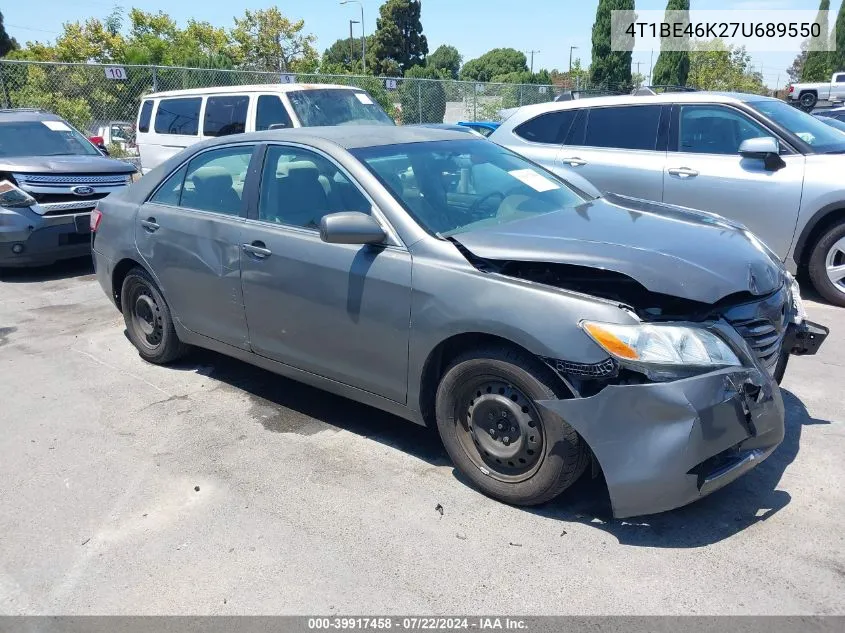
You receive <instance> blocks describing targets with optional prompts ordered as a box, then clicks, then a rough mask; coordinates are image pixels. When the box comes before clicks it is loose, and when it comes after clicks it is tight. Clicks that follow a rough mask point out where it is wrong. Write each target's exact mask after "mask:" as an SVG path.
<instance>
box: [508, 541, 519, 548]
mask: <svg viewBox="0 0 845 633" xmlns="http://www.w3.org/2000/svg"><path fill="white" fill-rule="evenodd" d="M508 545H511V546H513V547H522V543H513V542H511V543H508Z"/></svg>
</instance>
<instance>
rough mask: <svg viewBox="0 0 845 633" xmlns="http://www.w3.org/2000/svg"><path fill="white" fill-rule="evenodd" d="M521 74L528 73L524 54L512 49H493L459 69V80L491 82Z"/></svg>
mask: <svg viewBox="0 0 845 633" xmlns="http://www.w3.org/2000/svg"><path fill="white" fill-rule="evenodd" d="M521 72H528V60H526V58H525V53H523V52H521V51H518V50H516V49H513V48H494V49H493V50H491V51H487V52H486V53H484V54H483V55H482V56H481V57H477V58H476V59H471V60H469V61H468V62H467V63H466V64H464V67H463V68H461V79H464V80H466V81H492V80H493V77H501V76H502V75H507V74H510V73H521Z"/></svg>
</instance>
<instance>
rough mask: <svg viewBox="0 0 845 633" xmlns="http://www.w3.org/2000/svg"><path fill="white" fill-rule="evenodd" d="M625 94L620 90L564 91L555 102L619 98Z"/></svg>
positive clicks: (587, 89) (590, 89)
mask: <svg viewBox="0 0 845 633" xmlns="http://www.w3.org/2000/svg"><path fill="white" fill-rule="evenodd" d="M623 94H625V93H624V92H621V91H620V90H610V89H604V88H584V89H581V90H564V91H563V92H561V93H560V94H559V95H558V96H557V97H556V98H555V101H574V100H575V99H588V98H589V97H615V96H616V97H618V96H619V95H623Z"/></svg>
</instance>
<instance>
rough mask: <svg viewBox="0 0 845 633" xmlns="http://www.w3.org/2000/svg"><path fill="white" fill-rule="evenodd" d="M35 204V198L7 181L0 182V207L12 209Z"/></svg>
mask: <svg viewBox="0 0 845 633" xmlns="http://www.w3.org/2000/svg"><path fill="white" fill-rule="evenodd" d="M34 204H35V198H33V197H32V196H31V195H29V194H28V193H27V192H26V191H24V190H23V189H19V188H18V187H16V186H15V185H13V184H12V183H11V182H9V181H8V180H4V181H2V182H0V207H9V208H12V209H15V208H21V207H31V206H32V205H34Z"/></svg>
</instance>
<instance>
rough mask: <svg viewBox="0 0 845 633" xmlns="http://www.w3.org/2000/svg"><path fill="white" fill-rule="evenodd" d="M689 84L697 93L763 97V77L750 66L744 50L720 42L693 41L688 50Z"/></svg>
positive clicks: (764, 89) (749, 58)
mask: <svg viewBox="0 0 845 633" xmlns="http://www.w3.org/2000/svg"><path fill="white" fill-rule="evenodd" d="M689 83H690V85H693V86H695V87H696V88H699V89H701V90H727V91H735V92H748V93H753V94H766V93H767V92H768V91H767V89H766V87H765V86H764V85H763V76H762V75H761V74H760V73H758V72H755V71H754V70H753V68H752V66H751V56H750V55H749V54H748V53H747V52H746V50H745V47H744V46H742V47H739V48H735V47H729V46H726V45H725V43H724V42H723V41H722V40H720V39H715V40H711V41H708V42H696V43H695V44H694V45H693V47H692V51H690V73H689Z"/></svg>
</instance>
